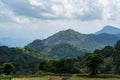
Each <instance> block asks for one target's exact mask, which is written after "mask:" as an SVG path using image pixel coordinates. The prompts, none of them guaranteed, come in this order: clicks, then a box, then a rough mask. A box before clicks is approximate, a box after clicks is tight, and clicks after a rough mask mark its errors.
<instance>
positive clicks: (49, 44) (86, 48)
mask: <svg viewBox="0 0 120 80" xmlns="http://www.w3.org/2000/svg"><path fill="white" fill-rule="evenodd" d="M118 40H120V36H119V34H115V35H114V34H108V33H101V34H82V33H79V32H76V31H74V30H72V29H68V30H64V31H60V32H58V33H56V34H54V35H52V36H50V37H48V38H47V39H44V40H35V41H33V42H32V43H30V44H29V45H28V47H30V48H32V49H34V50H37V51H40V52H44V53H46V54H47V55H48V54H49V55H50V57H51V55H52V57H53V56H54V55H56V54H57V53H58V52H59V51H60V50H59V49H58V46H61V47H64V46H63V45H62V44H69V45H71V46H72V47H75V48H79V49H80V50H81V51H82V52H93V51H94V50H95V49H102V48H104V47H105V46H114V44H115V43H116V42H117V41H118ZM60 44H61V45H60ZM56 45H57V46H56ZM65 46H66V45H65ZM56 47H57V48H56ZM59 48H60V47H59ZM54 49H57V50H54ZM67 50H68V49H67ZM61 52H62V51H61ZM62 53H64V52H62ZM59 54H60V53H58V55H59ZM75 54H76V53H75ZM65 55H66V53H65V54H62V56H63V57H64V56H65ZM58 57H59V56H58Z"/></svg>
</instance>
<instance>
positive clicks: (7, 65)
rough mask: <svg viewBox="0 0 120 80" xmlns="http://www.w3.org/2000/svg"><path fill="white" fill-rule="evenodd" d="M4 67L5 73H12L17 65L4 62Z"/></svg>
mask: <svg viewBox="0 0 120 80" xmlns="http://www.w3.org/2000/svg"><path fill="white" fill-rule="evenodd" d="M2 68H3V71H4V73H5V75H10V74H11V72H12V71H13V70H14V68H15V67H14V65H13V64H12V63H4V64H3V65H2Z"/></svg>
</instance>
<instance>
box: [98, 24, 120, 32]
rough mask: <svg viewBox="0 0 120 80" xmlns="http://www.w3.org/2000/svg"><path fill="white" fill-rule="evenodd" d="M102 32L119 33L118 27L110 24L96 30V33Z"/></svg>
mask: <svg viewBox="0 0 120 80" xmlns="http://www.w3.org/2000/svg"><path fill="white" fill-rule="evenodd" d="M102 33H107V34H119V33H120V28H117V27H114V26H110V25H106V26H105V27H103V29H102V30H100V31H98V32H96V34H102Z"/></svg>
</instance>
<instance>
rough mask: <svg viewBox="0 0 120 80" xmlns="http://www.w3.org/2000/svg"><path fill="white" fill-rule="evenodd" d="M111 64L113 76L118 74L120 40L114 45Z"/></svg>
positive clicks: (119, 66)
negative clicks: (112, 64) (112, 65)
mask: <svg viewBox="0 0 120 80" xmlns="http://www.w3.org/2000/svg"><path fill="white" fill-rule="evenodd" d="M113 63H114V72H115V74H120V40H119V41H118V42H117V43H116V45H115V49H114V53H113Z"/></svg>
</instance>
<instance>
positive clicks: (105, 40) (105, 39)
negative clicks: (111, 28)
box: [87, 33, 120, 46]
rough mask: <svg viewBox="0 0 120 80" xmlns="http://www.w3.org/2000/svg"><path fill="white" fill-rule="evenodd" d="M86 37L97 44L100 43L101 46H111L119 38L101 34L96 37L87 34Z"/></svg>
mask: <svg viewBox="0 0 120 80" xmlns="http://www.w3.org/2000/svg"><path fill="white" fill-rule="evenodd" d="M87 37H89V38H90V39H92V40H94V41H95V42H97V43H100V44H101V45H103V46H108V45H109V46H113V45H114V44H115V43H116V42H117V41H118V40H120V37H118V36H117V35H113V34H107V33H102V34H98V35H95V34H88V35H87Z"/></svg>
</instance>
